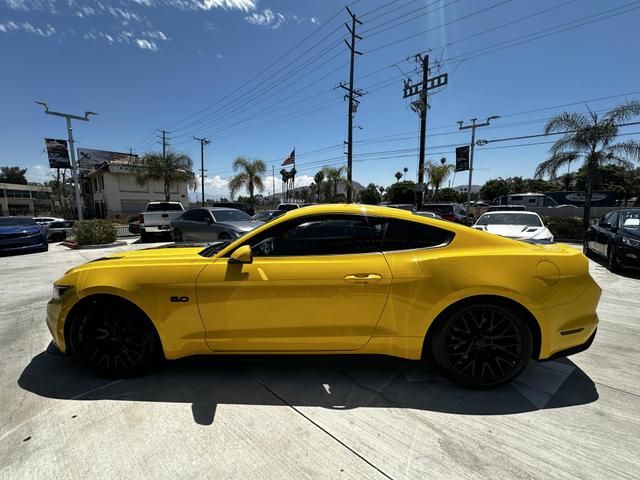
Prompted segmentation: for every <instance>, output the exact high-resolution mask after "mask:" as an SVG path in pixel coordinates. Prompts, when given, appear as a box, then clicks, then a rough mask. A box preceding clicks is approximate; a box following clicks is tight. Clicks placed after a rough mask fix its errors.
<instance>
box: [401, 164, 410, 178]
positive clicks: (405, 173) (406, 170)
mask: <svg viewBox="0 0 640 480" xmlns="http://www.w3.org/2000/svg"><path fill="white" fill-rule="evenodd" d="M402 171H403V172H404V175H403V176H402V180H403V181H404V180H406V179H407V172H408V171H409V169H408V168H407V167H404V168H403V169H402Z"/></svg>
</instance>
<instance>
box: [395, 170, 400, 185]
mask: <svg viewBox="0 0 640 480" xmlns="http://www.w3.org/2000/svg"><path fill="white" fill-rule="evenodd" d="M395 177H396V183H397V182H399V181H400V179H401V178H402V172H396V173H395Z"/></svg>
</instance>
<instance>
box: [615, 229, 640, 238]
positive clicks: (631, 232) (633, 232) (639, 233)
mask: <svg viewBox="0 0 640 480" xmlns="http://www.w3.org/2000/svg"><path fill="white" fill-rule="evenodd" d="M620 233H622V234H623V235H626V236H627V237H632V238H637V239H638V240H640V228H621V229H620Z"/></svg>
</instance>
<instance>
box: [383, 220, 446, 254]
mask: <svg viewBox="0 0 640 480" xmlns="http://www.w3.org/2000/svg"><path fill="white" fill-rule="evenodd" d="M454 236H455V234H454V233H453V232H451V231H449V230H445V229H443V228H438V227H434V226H431V225H425V224H422V223H416V222H409V221H405V220H391V221H390V222H389V225H388V227H387V231H386V233H385V236H384V240H383V241H382V251H384V252H390V251H394V250H414V249H418V248H433V247H438V246H444V245H447V244H449V243H451V241H452V240H453V237H454Z"/></svg>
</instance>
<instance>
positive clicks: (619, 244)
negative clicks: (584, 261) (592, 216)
mask: <svg viewBox="0 0 640 480" xmlns="http://www.w3.org/2000/svg"><path fill="white" fill-rule="evenodd" d="M584 253H585V255H589V254H591V253H595V254H597V255H601V256H602V257H604V258H606V259H607V268H608V269H609V270H610V271H612V272H617V271H619V270H621V269H622V268H624V267H638V268H640V208H630V209H624V210H614V211H612V212H609V213H607V214H606V215H604V216H603V217H602V218H600V220H598V221H597V222H596V223H594V224H593V225H591V226H590V227H589V229H588V230H587V233H586V235H585V238H584Z"/></svg>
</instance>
